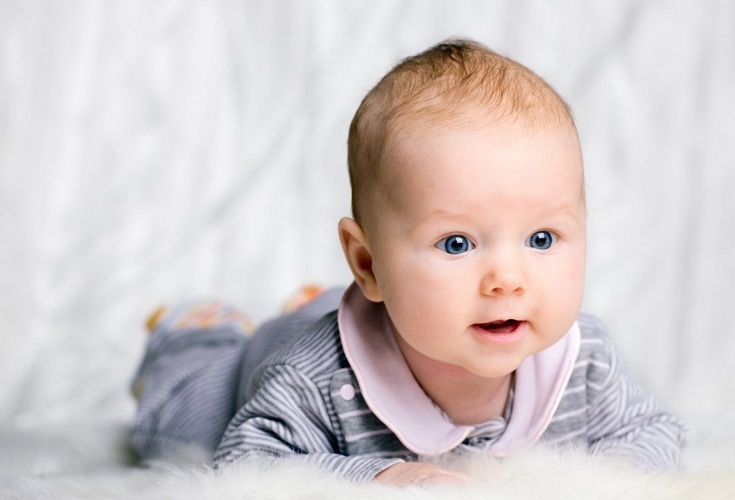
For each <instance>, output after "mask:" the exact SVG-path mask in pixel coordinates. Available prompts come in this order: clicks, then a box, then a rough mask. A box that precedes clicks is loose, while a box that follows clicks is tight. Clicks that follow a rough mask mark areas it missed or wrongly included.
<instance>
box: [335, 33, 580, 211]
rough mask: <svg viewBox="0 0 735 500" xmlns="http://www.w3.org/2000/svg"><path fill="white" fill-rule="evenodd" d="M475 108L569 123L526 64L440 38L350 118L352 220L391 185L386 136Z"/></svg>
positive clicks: (455, 118)
mask: <svg viewBox="0 0 735 500" xmlns="http://www.w3.org/2000/svg"><path fill="white" fill-rule="evenodd" d="M474 109H477V110H480V111H481V112H486V113H487V114H488V115H489V116H491V117H492V118H493V120H494V121H496V122H501V121H503V120H521V121H522V122H524V123H526V124H528V125H531V126H538V127H551V126H567V127H569V126H571V127H572V128H574V120H573V118H572V115H571V112H570V110H569V107H568V106H567V104H566V103H565V102H564V100H563V99H562V98H561V96H560V95H559V94H557V92H556V91H555V90H554V89H553V88H552V87H551V86H550V85H549V84H548V83H546V82H545V81H544V80H543V79H542V78H540V77H539V76H537V75H536V74H535V73H534V72H532V71H531V70H529V69H528V68H526V67H525V66H523V65H521V64H519V63H517V62H515V61H513V60H511V59H508V58H507V57H503V56H501V55H499V54H497V53H496V52H494V51H492V50H490V49H489V48H487V47H485V46H484V45H482V44H480V43H477V42H475V41H473V40H468V39H452V40H447V41H444V42H442V43H439V44H438V45H435V46H433V47H431V48H430V49H428V50H426V51H425V52H422V53H420V54H417V55H415V56H412V57H408V58H406V59H404V60H403V61H401V62H400V63H399V64H397V65H396V66H395V67H394V68H393V69H391V71H389V72H388V73H387V74H386V75H385V76H384V77H383V78H382V79H381V80H380V81H379V82H378V84H377V85H376V86H375V87H373V89H372V90H370V92H368V94H367V95H366V96H365V98H364V99H363V100H362V103H361V104H360V107H359V108H358V109H357V112H356V113H355V116H354V118H353V119H352V123H351V124H350V131H349V137H348V141H347V143H348V144H347V146H348V147H347V163H348V167H349V174H350V184H351V187H352V215H353V217H354V219H355V220H356V221H357V222H358V223H360V224H362V222H361V220H362V219H364V217H365V215H366V208H367V205H368V204H370V203H377V200H376V197H375V196H374V194H375V193H376V192H378V191H380V190H388V191H390V190H391V189H392V188H391V187H390V185H389V184H390V183H386V182H382V181H383V180H384V178H385V175H386V172H385V171H384V170H385V169H386V168H387V167H386V166H385V165H382V160H383V157H384V154H385V151H386V148H387V146H388V143H389V141H390V139H391V138H392V137H394V136H396V135H398V134H401V133H404V134H405V133H410V132H412V131H417V130H421V129H425V128H426V127H442V126H452V125H453V124H458V123H461V122H462V121H463V120H465V119H466V115H464V114H463V112H466V111H469V110H474ZM575 132H576V130H575Z"/></svg>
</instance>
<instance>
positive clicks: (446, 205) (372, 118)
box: [340, 40, 586, 376]
mask: <svg viewBox="0 0 735 500" xmlns="http://www.w3.org/2000/svg"><path fill="white" fill-rule="evenodd" d="M348 148H349V150H348V163H349V170H350V181H351V184H352V207H353V217H354V220H353V219H348V218H345V219H343V220H342V221H340V238H341V240H342V244H343V247H344V250H345V255H346V257H347V260H348V263H349V264H350V267H351V270H352V272H353V274H354V276H355V280H356V282H357V284H358V285H359V286H360V288H361V289H362V291H363V294H364V295H365V296H366V297H367V298H368V299H369V300H372V301H375V302H381V301H382V302H385V307H386V309H387V311H388V314H389V317H390V319H391V321H392V323H393V326H394V329H395V330H396V333H397V338H398V341H399V344H400V345H401V348H402V350H403V352H404V355H406V357H407V360H408V361H409V364H410V363H411V359H410V357H411V356H412V355H411V354H407V351H410V352H413V353H414V354H415V355H416V356H418V357H419V358H418V359H424V361H426V360H429V361H435V362H443V363H448V364H451V365H458V366H461V367H463V368H465V369H467V370H470V371H471V372H473V373H476V374H480V373H482V374H484V375H485V376H500V374H507V373H509V372H511V371H512V370H514V369H515V367H517V365H518V364H519V363H520V361H522V359H525V357H527V356H528V355H530V354H532V353H534V352H538V351H539V350H541V349H543V348H545V347H548V346H549V345H551V344H552V343H554V342H556V340H558V339H559V338H560V337H561V336H562V335H563V334H564V333H566V331H567V330H568V329H569V328H570V327H571V325H572V323H573V322H574V320H575V319H576V316H577V314H578V313H579V309H580V307H581V300H582V288H583V282H584V261H585V234H586V233H585V218H586V211H585V205H584V180H583V169H582V158H581V152H580V148H579V143H578V139H577V132H576V128H575V126H574V121H573V119H572V117H571V114H570V112H569V109H568V107H567V105H566V104H565V103H564V101H563V100H562V99H561V97H560V96H559V95H558V94H557V93H556V92H555V91H554V90H553V89H552V88H551V87H550V86H549V85H548V84H547V83H546V82H544V81H543V80H542V79H541V78H539V77H538V76H537V75H535V74H534V73H533V72H531V71H530V70H528V69H527V68H525V67H523V66H522V65H520V64H518V63H516V62H514V61H512V60H509V59H507V58H505V57H502V56H500V55H498V54H496V53H494V52H492V51H490V50H489V49H487V48H485V47H483V46H482V45H480V44H477V43H475V42H471V41H461V40H458V41H449V42H445V43H442V44H439V45H437V46H435V47H432V48H431V49H429V50H428V51H426V52H423V53H421V54H419V55H417V56H414V57H410V58H408V59H406V60H404V61H403V62H401V63H400V64H398V65H397V66H396V67H395V68H393V69H392V70H391V71H390V72H389V73H388V74H387V75H386V76H385V77H384V78H383V79H382V80H381V81H380V82H379V83H378V84H377V85H376V86H375V87H374V88H373V89H372V90H371V91H370V92H369V93H368V95H367V96H366V97H365V99H364V100H363V102H362V104H361V105H360V107H359V109H358V111H357V113H356V115H355V117H354V119H353V121H352V124H351V126H350V134H349V141H348ZM468 332H469V333H468ZM463 343H464V345H463V346H462V347H460V345H462V344H463ZM478 346H479V347H478ZM483 349H485V350H487V352H486V353H485V354H483V355H479V354H475V355H474V356H475V358H477V359H474V358H473V359H470V358H472V356H469V355H467V356H465V355H464V354H463V352H473V351H474V352H476V353H477V352H483ZM512 353H515V354H512ZM478 356H479V358H478ZM483 356H484V358H483ZM480 358H483V359H482V360H480ZM415 361H416V360H415ZM417 362H419V361H417ZM488 367H492V368H488ZM488 370H489V371H488ZM493 374H495V375H493Z"/></svg>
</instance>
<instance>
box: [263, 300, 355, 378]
mask: <svg viewBox="0 0 735 500" xmlns="http://www.w3.org/2000/svg"><path fill="white" fill-rule="evenodd" d="M346 364H347V360H346V358H345V355H344V351H343V350H342V343H341V341H340V335H339V324H338V322H337V311H333V312H330V313H327V314H326V315H324V316H322V317H321V318H320V319H318V320H316V321H315V322H314V323H312V324H311V326H309V327H308V328H307V329H306V330H304V331H303V333H299V334H297V335H296V336H295V337H294V338H293V339H292V340H291V341H290V342H289V343H288V344H287V345H285V346H284V347H283V348H282V349H279V350H278V351H277V352H276V353H275V354H274V355H272V356H271V357H270V358H268V359H267V360H266V361H265V362H264V365H269V366H275V365H285V366H289V367H291V368H293V369H295V370H297V371H299V372H300V373H302V374H303V375H305V376H307V377H309V378H313V377H314V376H316V375H318V374H319V373H324V372H333V371H335V370H337V369H339V368H342V367H344V366H345V365H346Z"/></svg>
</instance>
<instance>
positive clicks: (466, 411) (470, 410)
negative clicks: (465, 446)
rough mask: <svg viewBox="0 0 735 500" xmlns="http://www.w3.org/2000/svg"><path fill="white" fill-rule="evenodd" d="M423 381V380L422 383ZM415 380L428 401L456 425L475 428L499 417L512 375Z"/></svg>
mask: <svg viewBox="0 0 735 500" xmlns="http://www.w3.org/2000/svg"><path fill="white" fill-rule="evenodd" d="M421 379H424V380H421ZM475 379H476V380H474V381H473V380H472V379H471V377H467V378H464V380H461V381H459V380H452V378H451V377H448V378H445V377H437V376H436V374H434V376H430V377H421V378H419V377H417V380H418V382H419V384H420V385H421V387H422V388H423V389H424V391H425V392H426V393H427V394H428V395H429V397H430V398H431V399H432V400H433V401H434V402H435V403H436V404H437V405H439V407H440V408H441V409H442V410H444V413H446V414H447V416H449V418H451V419H452V421H453V422H454V423H455V424H458V425H477V424H481V423H483V422H487V421H488V420H490V419H491V418H494V417H498V416H502V415H503V414H504V413H505V407H506V405H507V403H508V395H509V393H510V386H511V380H512V375H511V374H508V375H506V376H504V377H500V378H492V379H488V378H480V377H475Z"/></svg>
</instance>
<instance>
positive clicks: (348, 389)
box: [339, 384, 355, 401]
mask: <svg viewBox="0 0 735 500" xmlns="http://www.w3.org/2000/svg"><path fill="white" fill-rule="evenodd" d="M339 395H340V396H341V397H342V399H344V400H345V401H352V400H353V399H355V388H354V387H352V385H351V384H345V385H343V386H342V388H341V389H340V390H339Z"/></svg>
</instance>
